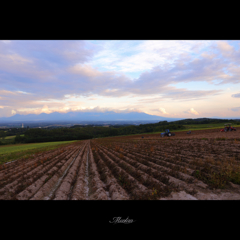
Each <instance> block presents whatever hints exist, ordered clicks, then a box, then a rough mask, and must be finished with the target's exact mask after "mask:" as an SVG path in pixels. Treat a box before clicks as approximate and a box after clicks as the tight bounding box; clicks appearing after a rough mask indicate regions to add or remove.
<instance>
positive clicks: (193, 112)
mask: <svg viewBox="0 0 240 240" xmlns="http://www.w3.org/2000/svg"><path fill="white" fill-rule="evenodd" d="M186 112H187V113H191V114H194V115H199V113H198V112H197V111H196V110H194V109H193V108H191V109H190V110H188V111H186Z"/></svg>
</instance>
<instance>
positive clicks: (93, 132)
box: [15, 121, 185, 143]
mask: <svg viewBox="0 0 240 240" xmlns="http://www.w3.org/2000/svg"><path fill="white" fill-rule="evenodd" d="M167 128H168V129H170V130H171V131H172V130H177V129H185V127H184V126H182V125H179V124H172V123H168V122H167V121H165V122H159V123H155V124H143V125H139V126H133V125H132V126H127V127H119V126H116V127H114V126H112V127H89V126H88V127H79V126H73V127H70V128H58V129H51V130H48V129H40V128H33V129H29V130H27V131H26V132H25V133H24V137H21V136H20V135H19V134H18V135H17V136H16V138H15V142H16V143H21V142H22V143H36V142H55V141H68V140H84V139H92V138H101V137H110V136H120V135H129V134H138V133H139V134H141V133H151V132H161V131H165V129H167Z"/></svg>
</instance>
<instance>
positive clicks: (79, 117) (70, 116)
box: [0, 111, 182, 122]
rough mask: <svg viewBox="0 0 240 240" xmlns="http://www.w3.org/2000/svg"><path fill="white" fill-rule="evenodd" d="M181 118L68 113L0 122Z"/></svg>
mask: <svg viewBox="0 0 240 240" xmlns="http://www.w3.org/2000/svg"><path fill="white" fill-rule="evenodd" d="M181 119H182V118H166V117H160V116H155V115H149V114H146V113H143V112H141V113H139V112H130V113H115V112H113V111H108V112H104V113H102V112H68V113H59V112H53V113H49V114H47V113H41V114H39V115H36V114H28V115H20V114H16V115H14V116H12V117H2V118H0V122H17V121H20V122H22V121H139V120H141V121H142V120H157V121H158V120H159V121H177V120H181Z"/></svg>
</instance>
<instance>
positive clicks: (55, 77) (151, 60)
mask: <svg viewBox="0 0 240 240" xmlns="http://www.w3.org/2000/svg"><path fill="white" fill-rule="evenodd" d="M238 42H239V41H236V42H233V41H155V40H154V41H95V42H94V41H15V40H14V41H11V42H9V43H5V42H3V41H0V85H1V89H0V105H1V106H4V109H5V108H6V106H9V107H11V109H15V110H16V111H17V110H19V111H33V109H38V110H37V111H42V109H45V110H44V111H54V109H55V110H58V111H68V110H69V109H75V110H77V109H78V108H79V109H81V107H83V103H79V104H76V103H74V102H73V103H70V102H69V98H68V97H66V96H67V95H68V96H76V97H79V96H81V97H91V96H97V97H98V96H102V97H104V98H115V99H117V98H118V99H119V98H121V97H129V98H130V97H132V96H134V97H141V98H142V100H138V101H137V102H138V103H141V104H148V103H154V102H161V101H164V100H166V99H168V100H174V101H193V100H203V99H208V98H210V97H212V96H215V95H220V94H222V93H223V91H221V90H217V89H216V90H206V88H205V86H204V85H203V87H202V89H195V90H190V89H186V88H176V87H174V85H175V84H178V83H188V82H191V83H192V82H193V83H194V82H196V81H200V82H203V83H206V82H207V83H212V84H214V85H218V86H221V85H224V84H227V83H232V84H238V83H239V82H240V69H239V61H240V48H239V49H238V50H237V49H236V47H234V46H235V45H234V44H236V43H238ZM99 43H100V44H101V45H100V44H99ZM135 71H137V73H138V74H137V75H138V76H137V77H134V78H131V77H130V76H129V75H128V73H134V72H135ZM216 82H217V83H216ZM235 90H236V89H235ZM232 97H235V98H236V97H239V93H237V94H233V95H232ZM98 99H99V98H98ZM89 100H96V99H94V98H89ZM58 101H59V102H58ZM63 101H64V103H63ZM44 105H46V106H47V107H48V109H47V108H43V107H44ZM160 106H161V105H160ZM26 109H28V110H26ZM1 110H3V109H1ZM6 111H10V113H11V110H9V109H8V108H6ZM8 114H9V112H8Z"/></svg>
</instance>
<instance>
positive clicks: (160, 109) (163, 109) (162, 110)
mask: <svg viewBox="0 0 240 240" xmlns="http://www.w3.org/2000/svg"><path fill="white" fill-rule="evenodd" d="M159 111H160V112H161V113H163V114H169V113H167V112H166V110H165V108H162V107H161V108H159Z"/></svg>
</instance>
